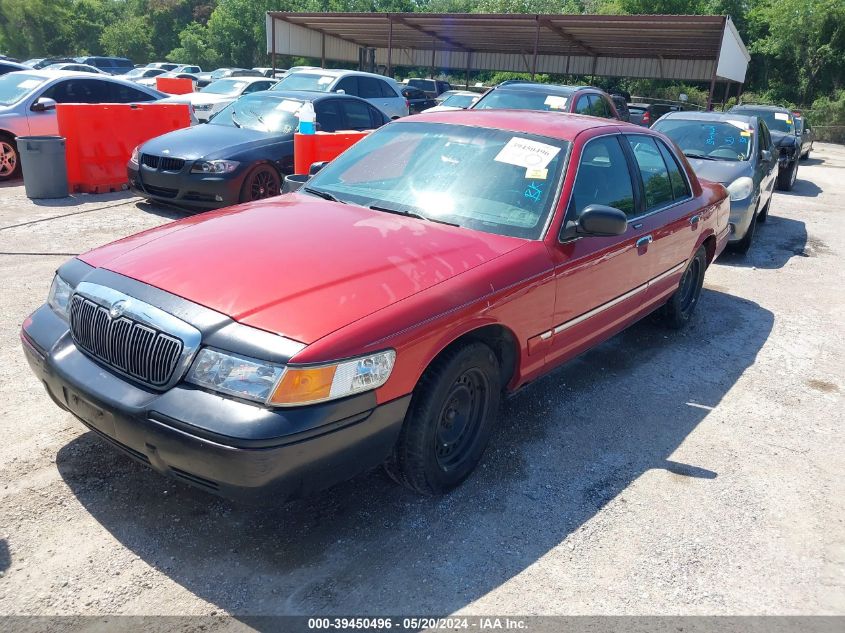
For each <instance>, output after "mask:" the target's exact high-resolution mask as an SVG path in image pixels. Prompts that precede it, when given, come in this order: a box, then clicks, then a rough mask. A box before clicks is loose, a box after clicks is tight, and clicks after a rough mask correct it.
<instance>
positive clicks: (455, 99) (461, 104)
mask: <svg viewBox="0 0 845 633" xmlns="http://www.w3.org/2000/svg"><path fill="white" fill-rule="evenodd" d="M480 98H481V95H480V94H478V93H477V92H469V91H468V90H454V91H452V94H450V95H449V96H448V97H446V98H445V99H443V101H441V102H440V103H439V104H438V105H436V106H434V107H433V108H429V109H428V110H426V112H444V111H446V110H466V109H467V108H468V107H470V106H471V105H472V104H473V103H475V102H476V101H478V100H479V99H480Z"/></svg>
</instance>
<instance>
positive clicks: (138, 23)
mask: <svg viewBox="0 0 845 633" xmlns="http://www.w3.org/2000/svg"><path fill="white" fill-rule="evenodd" d="M100 43H101V44H102V45H103V50H104V51H105V52H106V54H108V55H115V56H118V57H128V58H129V59H132V60H137V61H146V60H149V59H152V58H153V57H154V56H155V53H156V51H155V49H154V48H153V44H152V30H151V28H150V23H149V21H148V20H147V18H145V17H142V16H139V15H133V16H128V17H123V18H121V19H119V20H117V21H115V22H112V23H111V24H109V25H108V26H107V27H105V28H104V29H103V34H102V35H101V36H100Z"/></svg>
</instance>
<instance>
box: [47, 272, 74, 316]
mask: <svg viewBox="0 0 845 633" xmlns="http://www.w3.org/2000/svg"><path fill="white" fill-rule="evenodd" d="M72 294H73V288H71V287H70V284H69V283H68V282H66V281H65V280H64V279H62V278H61V277H59V276H58V275H56V276H55V277H53V284H52V285H51V286H50V293H49V294H48V295H47V304H48V305H49V306H50V307H51V308H53V310H54V311H55V312H56V314H58V315H59V316H60V317H62V318H63V319H65V320H67V304H68V302H69V301H70V295H72Z"/></svg>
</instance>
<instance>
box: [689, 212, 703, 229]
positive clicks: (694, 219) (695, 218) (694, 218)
mask: <svg viewBox="0 0 845 633" xmlns="http://www.w3.org/2000/svg"><path fill="white" fill-rule="evenodd" d="M699 220H701V216H700V215H698V214H696V215H694V216H692V217H691V218H690V219H689V223H690V224H692V225H693V226H695V225H696V224H698V221H699Z"/></svg>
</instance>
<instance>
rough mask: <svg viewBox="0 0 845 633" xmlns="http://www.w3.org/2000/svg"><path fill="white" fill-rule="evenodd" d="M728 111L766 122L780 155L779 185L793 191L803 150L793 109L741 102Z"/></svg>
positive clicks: (781, 188)
mask: <svg viewBox="0 0 845 633" xmlns="http://www.w3.org/2000/svg"><path fill="white" fill-rule="evenodd" d="M728 112H730V113H733V114H746V115H750V116H758V117H760V118H761V119H763V121H765V122H766V126H767V127H768V128H769V132H770V133H771V135H772V144H773V145H774V147H773V151H774V152H775V153H776V154H777V157H778V178H777V187H778V189H780V190H781V191H791V190H792V187H793V185H795V180H796V179H797V177H798V161H799V160H801V152H802V151H803V150H802V148H801V136H800V135H799V132H798V129H797V128H796V127H795V115H794V114H792V111H791V110H789V109H788V108H784V107H781V106H773V105H751V104H741V105H738V106H734V107H732V108H731V109H730V110H728Z"/></svg>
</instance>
